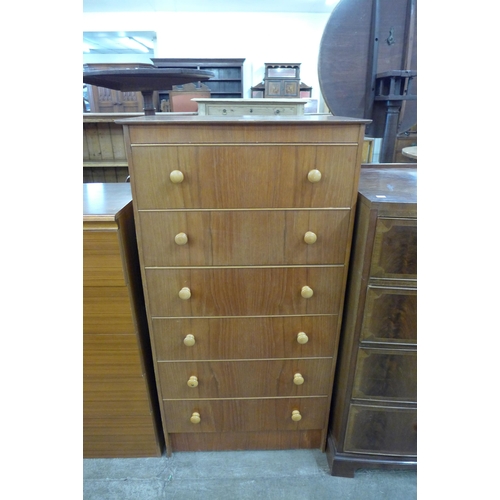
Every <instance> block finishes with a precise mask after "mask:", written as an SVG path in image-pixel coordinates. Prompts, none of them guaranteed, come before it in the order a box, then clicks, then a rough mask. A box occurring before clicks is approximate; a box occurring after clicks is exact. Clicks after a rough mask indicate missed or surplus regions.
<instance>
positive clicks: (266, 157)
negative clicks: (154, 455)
mask: <svg viewBox="0 0 500 500" xmlns="http://www.w3.org/2000/svg"><path fill="white" fill-rule="evenodd" d="M121 123H122V124H123V125H124V134H125V140H126V144H127V155H128V161H129V169H130V175H131V183H132V192H133V198H134V210H135V215H136V221H137V233H138V246H139V254H140V261H141V271H142V275H143V283H144V290H145V296H146V309H147V315H148V321H149V326H150V334H151V342H152V348H153V357H154V364H155V373H156V380H157V386H158V393H159V398H160V401H161V411H162V420H163V429H164V433H165V437H166V442H167V453H171V452H172V451H176V450H178V451H181V450H182V451H185V450H230V449H233V450H234V449H287V448H315V447H320V448H322V449H323V448H324V443H325V441H326V431H327V423H328V410H329V406H330V398H331V390H332V384H333V377H334V369H335V363H336V352H337V345H338V334H339V325H340V321H341V314H340V313H341V311H342V305H343V299H344V289H345V282H346V272H347V265H348V259H349V252H350V240H351V236H352V227H353V217H354V213H353V207H354V204H355V200H356V193H357V185H358V178H359V168H360V161H361V154H362V144H363V136H364V128H365V124H366V123H367V122H366V121H365V120H356V119H348V118H344V119H342V118H335V117H332V116H329V117H325V116H315V117H312V116H311V117H287V118H284V117H279V118H277V117H246V116H244V117H237V118H236V117H228V118H223V117H209V116H173V117H165V116H151V117H143V118H133V119H130V120H124V121H123V122H121Z"/></svg>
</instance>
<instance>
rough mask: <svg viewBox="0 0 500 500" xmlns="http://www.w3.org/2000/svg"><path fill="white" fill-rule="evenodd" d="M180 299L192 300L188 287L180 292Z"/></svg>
mask: <svg viewBox="0 0 500 500" xmlns="http://www.w3.org/2000/svg"><path fill="white" fill-rule="evenodd" d="M179 297H180V298H181V299H182V300H188V299H190V298H191V290H190V289H189V288H188V287H187V286H185V287H183V288H181V290H180V291H179Z"/></svg>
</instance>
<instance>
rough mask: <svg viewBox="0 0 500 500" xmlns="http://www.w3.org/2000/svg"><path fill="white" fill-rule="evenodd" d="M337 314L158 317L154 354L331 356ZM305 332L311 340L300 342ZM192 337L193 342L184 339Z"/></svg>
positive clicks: (166, 356) (168, 356) (165, 356)
mask: <svg viewBox="0 0 500 500" xmlns="http://www.w3.org/2000/svg"><path fill="white" fill-rule="evenodd" d="M337 322H338V317H337V316H335V315H332V316H292V317H287V316H285V317H272V318H269V317H266V318H185V319H184V318H172V319H154V320H153V332H154V344H155V350H156V358H157V359H158V360H159V361H165V360H179V361H190V360H203V359H261V358H301V357H315V356H333V353H334V348H335V345H336V343H337V341H336V339H337ZM300 332H304V333H305V334H306V336H307V338H308V340H307V343H305V344H300V343H299V342H297V335H298V334H299V333H300ZM187 335H193V336H194V341H195V344H194V345H192V346H186V345H185V344H184V339H185V338H186V336H187Z"/></svg>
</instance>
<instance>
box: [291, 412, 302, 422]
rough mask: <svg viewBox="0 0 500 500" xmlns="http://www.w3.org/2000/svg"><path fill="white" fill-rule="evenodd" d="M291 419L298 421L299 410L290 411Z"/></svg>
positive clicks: (299, 418) (300, 416) (300, 418)
mask: <svg viewBox="0 0 500 500" xmlns="http://www.w3.org/2000/svg"><path fill="white" fill-rule="evenodd" d="M292 420H293V421H294V422H298V421H299V420H302V415H301V414H300V411H299V410H293V411H292Z"/></svg>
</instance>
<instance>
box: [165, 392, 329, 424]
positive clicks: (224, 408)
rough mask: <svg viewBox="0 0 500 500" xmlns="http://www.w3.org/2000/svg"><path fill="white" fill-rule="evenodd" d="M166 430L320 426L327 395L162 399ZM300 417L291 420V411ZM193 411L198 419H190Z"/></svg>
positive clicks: (326, 409)
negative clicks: (165, 415) (187, 399)
mask: <svg viewBox="0 0 500 500" xmlns="http://www.w3.org/2000/svg"><path fill="white" fill-rule="evenodd" d="M163 405H164V408H165V413H166V414H167V415H168V416H169V418H168V419H167V420H166V424H167V431H168V432H238V431H245V432H254V431H283V430H287V431H293V430H303V429H322V428H323V426H324V425H325V416H326V415H327V413H328V398H326V397H321V398H319V397H318V398H281V399H224V400H189V401H182V400H181V401H179V400H174V401H164V402H163ZM294 410H298V411H299V412H300V414H301V416H302V419H301V420H299V421H298V422H294V421H293V420H292V418H291V416H292V412H293V411H294ZM193 412H197V413H199V415H200V419H201V420H200V422H199V423H198V424H193V423H191V422H190V418H191V415H192V414H193Z"/></svg>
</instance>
